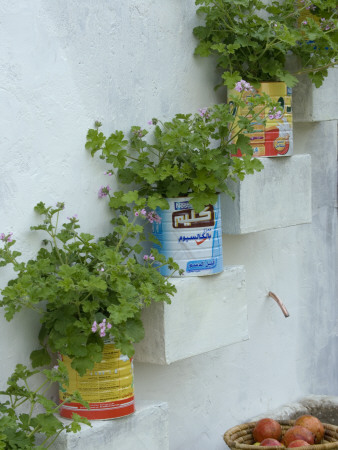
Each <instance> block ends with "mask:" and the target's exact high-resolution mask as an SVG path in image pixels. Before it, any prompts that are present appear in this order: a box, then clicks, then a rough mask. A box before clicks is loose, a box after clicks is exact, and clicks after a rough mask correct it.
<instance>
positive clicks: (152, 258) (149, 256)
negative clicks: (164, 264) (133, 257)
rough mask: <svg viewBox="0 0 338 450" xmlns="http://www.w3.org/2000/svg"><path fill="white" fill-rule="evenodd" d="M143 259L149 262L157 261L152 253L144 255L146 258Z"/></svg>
mask: <svg viewBox="0 0 338 450" xmlns="http://www.w3.org/2000/svg"><path fill="white" fill-rule="evenodd" d="M143 259H144V260H145V261H149V260H151V261H155V256H154V255H153V254H152V253H150V255H144V256H143Z"/></svg>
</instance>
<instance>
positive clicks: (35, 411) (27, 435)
mask: <svg viewBox="0 0 338 450" xmlns="http://www.w3.org/2000/svg"><path fill="white" fill-rule="evenodd" d="M37 381H38V382H39V384H38V387H36V384H37ZM54 383H62V384H68V375H67V370H66V368H65V366H64V364H63V363H62V362H61V361H60V362H59V365H57V366H55V367H53V368H52V369H50V370H49V369H43V370H40V369H38V370H30V369H29V368H28V367H26V366H24V365H23V364H17V366H16V367H15V370H14V372H13V373H12V374H11V376H10V377H9V378H8V381H7V389H6V390H4V391H0V449H24V450H31V449H32V448H35V449H38V450H39V449H46V448H49V447H51V445H52V444H53V443H54V442H55V441H56V439H57V438H58V436H59V435H60V433H61V432H63V431H64V432H66V433H71V432H72V433H76V432H78V431H80V430H81V425H80V424H81V423H84V424H86V425H89V426H91V425H90V422H89V421H88V420H87V419H86V418H84V417H80V416H79V415H77V414H73V417H72V421H71V422H68V423H65V422H62V421H61V420H59V419H58V417H57V413H58V411H59V410H60V408H61V406H62V405H63V403H66V402H69V401H74V402H78V403H81V404H82V405H84V406H86V407H88V404H87V402H85V401H84V400H83V399H82V398H81V396H80V395H79V394H78V393H77V392H74V394H73V395H71V396H70V397H68V398H67V399H66V400H65V401H64V402H62V403H59V404H56V403H55V402H54V401H53V400H51V399H50V398H48V396H47V393H48V390H49V389H50V387H51V386H52V385H53V384H54ZM33 386H34V387H33Z"/></svg>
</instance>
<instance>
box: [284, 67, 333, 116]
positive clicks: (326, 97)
mask: <svg viewBox="0 0 338 450" xmlns="http://www.w3.org/2000/svg"><path fill="white" fill-rule="evenodd" d="M300 80H301V81H300V82H299V83H298V84H297V85H296V86H295V87H294V88H293V93H292V110H293V121H294V122H319V121H323V120H336V119H338V68H335V69H330V70H329V71H328V76H327V78H325V80H324V82H323V84H322V86H321V87H320V88H316V87H315V86H314V85H313V84H312V83H311V81H310V80H309V79H308V78H306V77H301V79H300Z"/></svg>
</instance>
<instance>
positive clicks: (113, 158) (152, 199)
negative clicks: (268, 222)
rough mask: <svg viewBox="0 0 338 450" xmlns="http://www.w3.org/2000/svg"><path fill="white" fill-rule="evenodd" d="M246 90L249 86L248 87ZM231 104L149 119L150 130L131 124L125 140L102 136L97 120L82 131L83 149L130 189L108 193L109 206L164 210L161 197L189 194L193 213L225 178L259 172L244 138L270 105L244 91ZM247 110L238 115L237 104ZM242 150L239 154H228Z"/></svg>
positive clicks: (225, 184)
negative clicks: (84, 134) (247, 96)
mask: <svg viewBox="0 0 338 450" xmlns="http://www.w3.org/2000/svg"><path fill="white" fill-rule="evenodd" d="M250 89H251V87H250ZM231 100H232V101H231V103H230V104H219V105H215V106H214V107H212V108H204V109H201V110H199V112H198V113H196V114H176V115H175V117H174V118H173V119H172V120H170V121H165V122H162V121H160V120H158V119H156V118H154V119H152V120H151V121H150V125H151V126H152V132H151V133H149V131H148V130H146V129H144V128H142V127H140V126H133V127H131V130H130V138H129V139H127V138H126V137H125V135H124V133H123V132H122V131H115V132H114V133H112V134H111V135H110V136H108V137H106V136H105V135H104V134H103V133H102V131H100V126H101V124H100V123H96V127H95V128H94V129H90V130H89V131H88V134H87V143H86V148H87V149H88V150H90V151H91V154H92V156H93V155H94V154H95V153H97V152H99V153H100V158H102V159H105V160H106V162H107V163H109V164H111V165H112V166H113V170H110V171H109V173H113V171H114V169H117V174H118V179H119V181H120V182H121V183H122V184H125V185H128V186H129V187H130V189H131V190H130V191H129V192H127V193H125V192H122V191H119V192H115V193H114V194H113V195H109V196H110V206H111V207H112V208H113V209H120V210H124V209H125V208H128V204H129V203H132V202H133V203H135V204H136V205H137V206H138V207H143V206H144V205H146V204H147V205H148V206H149V207H150V208H152V209H155V208H156V207H160V208H163V209H165V208H168V203H167V201H166V198H171V197H179V196H189V197H191V204H192V205H193V207H194V208H195V210H196V211H201V210H202V209H203V208H204V207H205V205H208V204H214V203H215V202H216V200H217V193H219V192H226V193H228V194H229V195H231V196H233V194H232V192H230V190H229V188H228V182H229V181H230V180H235V181H239V180H243V178H244V177H245V175H247V174H252V173H254V171H258V170H261V169H262V167H263V165H262V163H261V162H260V161H259V160H258V159H257V158H254V157H252V154H253V151H252V147H251V146H250V145H249V139H248V137H247V136H246V133H247V132H248V131H252V130H253V128H252V124H253V123H254V122H255V121H256V120H257V117H258V116H259V114H261V112H262V111H264V110H265V109H267V108H272V106H274V104H272V102H271V101H270V100H269V99H268V97H266V96H261V97H251V98H250V102H249V101H248V99H245V97H244V96H243V92H241V93H240V94H238V96H234V97H233V98H232V99H231ZM239 106H241V108H242V110H244V109H245V111H246V113H245V114H244V115H243V116H241V117H239V116H238V115H237V111H238V107H239ZM237 149H241V152H242V154H243V155H244V156H243V158H236V157H233V156H232V154H235V153H237Z"/></svg>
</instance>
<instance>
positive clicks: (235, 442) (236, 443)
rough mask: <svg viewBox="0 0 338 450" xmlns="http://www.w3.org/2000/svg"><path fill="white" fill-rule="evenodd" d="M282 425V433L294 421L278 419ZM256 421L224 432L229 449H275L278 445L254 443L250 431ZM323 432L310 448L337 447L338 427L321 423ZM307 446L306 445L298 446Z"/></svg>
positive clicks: (329, 448) (314, 449) (318, 449)
mask: <svg viewBox="0 0 338 450" xmlns="http://www.w3.org/2000/svg"><path fill="white" fill-rule="evenodd" d="M278 422H279V423H280V424H281V427H282V435H284V433H285V432H286V431H287V430H288V429H289V428H291V427H292V426H293V425H294V423H295V421H294V420H279V421H278ZM256 423H257V422H250V423H243V424H242V425H237V426H236V427H233V428H230V430H228V431H226V432H225V434H224V437H223V438H224V441H225V442H226V444H227V445H228V447H230V448H231V449H241V450H259V449H261V450H269V449H274V450H276V449H277V448H278V447H262V446H260V445H255V446H253V444H254V439H253V436H252V431H253V429H254V427H255V425H256ZM323 426H324V429H325V434H324V439H323V441H322V443H321V444H315V445H311V450H331V449H338V427H337V426H335V425H330V424H327V423H323ZM299 448H302V449H303V448H307V449H308V447H299Z"/></svg>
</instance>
